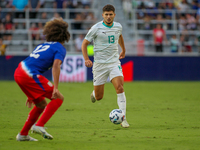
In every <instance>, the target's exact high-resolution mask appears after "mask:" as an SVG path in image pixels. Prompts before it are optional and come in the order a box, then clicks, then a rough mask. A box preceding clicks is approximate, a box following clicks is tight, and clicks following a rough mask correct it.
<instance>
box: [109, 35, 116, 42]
mask: <svg viewBox="0 0 200 150" xmlns="http://www.w3.org/2000/svg"><path fill="white" fill-rule="evenodd" d="M108 43H115V36H114V35H111V36H108Z"/></svg>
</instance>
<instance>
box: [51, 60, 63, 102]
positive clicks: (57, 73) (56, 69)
mask: <svg viewBox="0 0 200 150" xmlns="http://www.w3.org/2000/svg"><path fill="white" fill-rule="evenodd" d="M61 64H62V61H61V60H60V59H55V60H54V62H53V67H52V74H53V81H54V90H53V93H52V99H56V98H61V97H62V95H61V93H60V92H59V91H58V83H59V76H60V65H61Z"/></svg>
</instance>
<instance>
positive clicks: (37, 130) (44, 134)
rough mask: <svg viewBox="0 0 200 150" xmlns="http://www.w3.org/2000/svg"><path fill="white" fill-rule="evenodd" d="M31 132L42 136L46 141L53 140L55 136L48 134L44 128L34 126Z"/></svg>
mask: <svg viewBox="0 0 200 150" xmlns="http://www.w3.org/2000/svg"><path fill="white" fill-rule="evenodd" d="M31 131H32V133H37V134H40V135H42V137H43V138H45V139H48V140H52V139H53V136H52V135H51V134H49V133H47V131H46V130H45V129H44V127H40V126H36V125H33V126H32V127H31Z"/></svg>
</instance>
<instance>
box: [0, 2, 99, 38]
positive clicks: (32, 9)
mask: <svg viewBox="0 0 200 150" xmlns="http://www.w3.org/2000/svg"><path fill="white" fill-rule="evenodd" d="M91 4H92V0H4V1H0V39H1V40H2V41H5V40H6V41H11V40H12V34H13V32H14V31H15V29H26V23H25V22H24V23H20V22H18V21H14V20H17V19H18V20H19V19H25V18H26V10H27V9H29V19H32V20H34V19H40V20H43V21H41V22H40V21H39V22H36V21H33V22H30V28H29V31H31V39H32V40H42V41H43V40H44V35H43V34H42V32H41V31H42V30H43V27H44V24H45V21H48V20H50V19H52V18H58V17H62V18H63V19H71V20H74V23H73V26H72V29H76V30H77V29H88V28H89V25H88V26H84V25H82V22H83V20H95V17H94V13H92V12H87V13H86V12H70V16H65V13H64V11H62V10H65V9H76V8H79V9H90V8H91ZM41 8H44V9H47V10H48V9H52V8H53V9H54V10H55V11H54V12H53V13H48V11H44V12H41ZM5 9H7V11H4V10H5ZM60 10H61V11H60ZM67 17H69V18H67ZM78 37H79V35H77V36H76V37H74V40H75V38H78Z"/></svg>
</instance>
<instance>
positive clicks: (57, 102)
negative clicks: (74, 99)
mask: <svg viewBox="0 0 200 150" xmlns="http://www.w3.org/2000/svg"><path fill="white" fill-rule="evenodd" d="M62 103H63V101H62V100H61V99H53V100H51V102H50V103H49V104H48V105H47V106H46V108H45V109H44V112H43V114H42V116H41V117H40V119H39V120H38V122H37V123H36V126H41V127H44V125H45V124H46V123H47V121H48V120H49V119H50V118H51V117H52V116H53V114H54V113H55V112H56V110H57V109H58V108H59V107H60V106H61V105H62Z"/></svg>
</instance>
